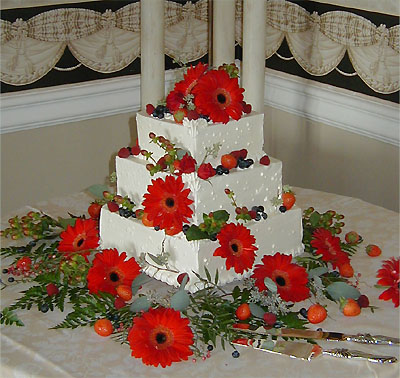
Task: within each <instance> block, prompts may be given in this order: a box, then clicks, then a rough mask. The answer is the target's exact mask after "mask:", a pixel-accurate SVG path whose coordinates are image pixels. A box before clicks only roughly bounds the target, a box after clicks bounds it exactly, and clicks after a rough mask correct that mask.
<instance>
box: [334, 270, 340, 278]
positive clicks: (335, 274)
mask: <svg viewBox="0 0 400 378" xmlns="http://www.w3.org/2000/svg"><path fill="white" fill-rule="evenodd" d="M332 276H333V277H339V276H340V274H339V272H338V271H336V270H334V271H332Z"/></svg>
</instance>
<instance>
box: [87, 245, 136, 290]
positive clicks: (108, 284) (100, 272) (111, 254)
mask: <svg viewBox="0 0 400 378" xmlns="http://www.w3.org/2000/svg"><path fill="white" fill-rule="evenodd" d="M125 259H126V253H125V252H122V253H121V254H119V253H118V251H117V250H116V249H105V250H103V252H100V253H97V254H96V256H95V258H94V260H93V264H92V267H91V268H90V269H89V272H88V275H87V280H88V289H89V291H90V292H91V293H94V294H96V293H97V292H98V291H105V292H107V293H110V294H112V295H117V291H116V288H117V286H118V285H128V286H131V285H132V281H133V280H134V279H135V278H136V277H137V276H138V275H139V273H140V266H139V265H138V263H137V262H136V260H135V259H134V258H133V257H131V258H130V259H129V260H127V261H125Z"/></svg>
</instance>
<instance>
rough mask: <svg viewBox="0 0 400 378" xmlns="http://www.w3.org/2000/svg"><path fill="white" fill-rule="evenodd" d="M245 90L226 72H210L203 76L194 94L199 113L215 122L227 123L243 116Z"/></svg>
mask: <svg viewBox="0 0 400 378" xmlns="http://www.w3.org/2000/svg"><path fill="white" fill-rule="evenodd" d="M243 91H244V89H243V88H239V84H238V80H237V78H230V77H229V75H228V73H227V72H226V71H224V70H214V71H209V72H207V73H206V74H205V75H203V76H202V77H201V78H200V79H199V81H198V83H197V85H196V86H195V87H194V88H193V90H192V93H193V94H194V95H195V98H194V103H195V105H196V108H197V112H198V113H200V114H205V115H208V116H209V117H210V118H211V119H212V120H213V121H214V122H223V123H227V122H228V121H229V117H232V118H233V119H235V120H238V119H240V117H241V116H242V103H241V102H242V101H243Z"/></svg>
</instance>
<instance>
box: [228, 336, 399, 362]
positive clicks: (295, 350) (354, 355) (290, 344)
mask: <svg viewBox="0 0 400 378" xmlns="http://www.w3.org/2000/svg"><path fill="white" fill-rule="evenodd" d="M232 344H234V345H238V346H242V347H243V346H244V347H252V348H253V349H255V350H261V351H263V352H267V353H273V354H280V355H286V356H289V357H291V358H299V359H302V360H306V361H312V360H313V359H315V358H316V357H319V356H321V355H327V356H332V357H338V358H348V359H357V360H366V361H370V362H374V363H380V364H392V363H395V362H397V358H396V357H392V356H380V355H375V354H370V353H365V352H362V351H359V350H351V349H345V348H335V349H322V348H321V347H320V346H319V345H317V344H310V343H301V342H297V341H286V340H278V341H276V340H263V339H238V340H235V341H233V342H232Z"/></svg>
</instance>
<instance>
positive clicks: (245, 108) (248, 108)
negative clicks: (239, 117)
mask: <svg viewBox="0 0 400 378" xmlns="http://www.w3.org/2000/svg"><path fill="white" fill-rule="evenodd" d="M243 113H245V114H249V113H251V105H250V104H246V103H244V104H243Z"/></svg>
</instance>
